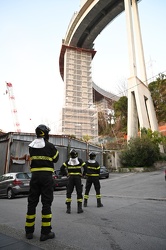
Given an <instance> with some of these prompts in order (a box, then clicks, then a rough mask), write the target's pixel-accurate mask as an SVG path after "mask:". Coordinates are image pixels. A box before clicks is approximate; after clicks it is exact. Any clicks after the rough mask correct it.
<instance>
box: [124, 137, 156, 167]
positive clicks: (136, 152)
mask: <svg viewBox="0 0 166 250" xmlns="http://www.w3.org/2000/svg"><path fill="white" fill-rule="evenodd" d="M159 158H160V150H159V146H158V144H156V143H154V142H153V141H151V139H150V138H147V137H146V138H145V137H144V138H140V137H136V138H132V139H131V140H130V141H129V143H128V145H127V148H126V149H125V150H124V151H122V153H121V154H120V161H121V164H122V165H123V166H124V167H150V166H152V165H153V164H154V162H156V161H157V160H158V159H159Z"/></svg>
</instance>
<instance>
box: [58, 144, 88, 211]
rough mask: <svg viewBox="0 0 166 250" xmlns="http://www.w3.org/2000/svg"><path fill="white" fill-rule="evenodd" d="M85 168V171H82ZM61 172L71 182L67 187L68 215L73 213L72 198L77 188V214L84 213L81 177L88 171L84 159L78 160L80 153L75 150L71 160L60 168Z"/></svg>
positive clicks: (72, 151) (71, 152) (72, 152)
mask: <svg viewBox="0 0 166 250" xmlns="http://www.w3.org/2000/svg"><path fill="white" fill-rule="evenodd" d="M82 168H83V171H82ZM60 171H61V173H62V174H63V175H67V176H68V177H69V182H68V185H67V192H66V205H67V210H66V213H68V214H70V213H71V201H72V199H71V196H72V193H73V190H74V187H75V188H76V192H77V205H78V206H77V213H83V209H82V200H83V195H82V182H81V177H82V175H83V176H84V175H85V171H86V164H85V162H83V160H82V159H80V158H78V153H77V151H76V150H75V149H72V150H71V151H70V158H69V159H68V160H67V161H66V162H64V163H63V164H62V166H61V168H60ZM82 172H83V173H82Z"/></svg>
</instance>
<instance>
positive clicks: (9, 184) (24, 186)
mask: <svg viewBox="0 0 166 250" xmlns="http://www.w3.org/2000/svg"><path fill="white" fill-rule="evenodd" d="M29 184H30V178H29V176H28V174H27V173H23V172H18V173H8V174H3V175H1V176H0V196H7V198H8V199H13V198H14V197H15V196H16V195H19V194H28V193H29V189H30V185H29Z"/></svg>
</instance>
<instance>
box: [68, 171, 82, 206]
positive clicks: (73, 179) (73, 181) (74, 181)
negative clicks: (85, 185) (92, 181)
mask: <svg viewBox="0 0 166 250" xmlns="http://www.w3.org/2000/svg"><path fill="white" fill-rule="evenodd" d="M74 187H75V188H76V192H77V202H82V198H83V196H82V182H81V176H73V175H71V176H69V182H68V185H67V192H66V203H68V202H71V195H72V193H73V190H74Z"/></svg>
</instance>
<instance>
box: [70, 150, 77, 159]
mask: <svg viewBox="0 0 166 250" xmlns="http://www.w3.org/2000/svg"><path fill="white" fill-rule="evenodd" d="M70 156H71V158H76V157H77V156H78V153H77V151H76V150H75V149H71V150H70Z"/></svg>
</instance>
